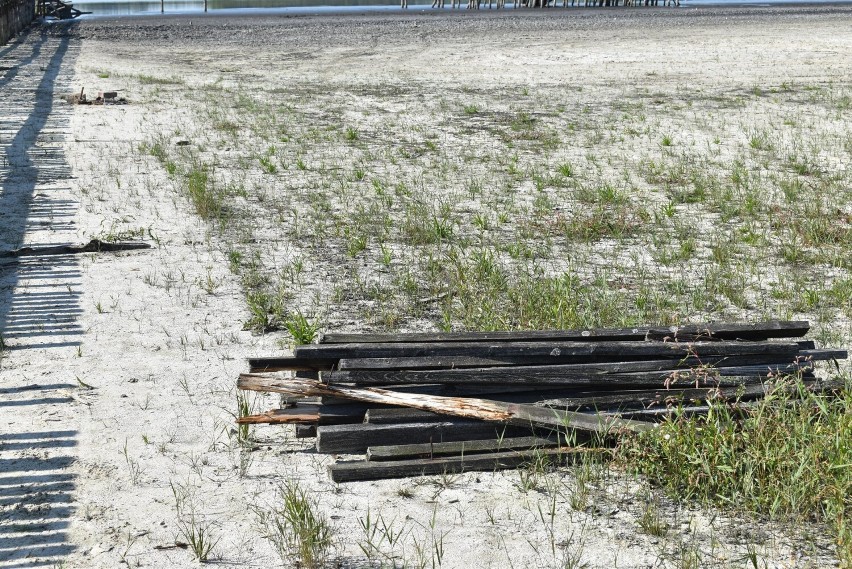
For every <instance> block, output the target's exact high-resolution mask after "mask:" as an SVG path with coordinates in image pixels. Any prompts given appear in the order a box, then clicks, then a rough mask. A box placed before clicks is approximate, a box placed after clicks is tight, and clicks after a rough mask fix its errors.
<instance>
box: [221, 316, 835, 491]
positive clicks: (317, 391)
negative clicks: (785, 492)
mask: <svg viewBox="0 0 852 569" xmlns="http://www.w3.org/2000/svg"><path fill="white" fill-rule="evenodd" d="M808 330H809V324H808V323H807V322H790V321H771V322H763V323H760V324H703V325H689V326H681V327H672V328H665V327H653V326H649V327H642V328H628V329H596V330H550V331H526V332H458V333H422V334H420V333H414V334H393V335H381V334H326V335H324V336H322V337H321V338H320V340H319V342H318V343H317V344H310V345H305V346H298V347H296V348H295V350H294V355H293V356H292V357H281V358H258V359H251V360H249V366H250V373H247V374H243V375H241V376H240V379H239V383H238V387H239V388H240V389H244V390H254V391H268V392H278V393H281V394H283V397H282V401H283V402H284V407H283V408H281V409H273V410H271V411H267V412H265V413H262V414H259V415H249V416H246V417H241V418H239V419H238V420H239V422H241V423H273V424H274V423H279V424H295V425H297V427H296V429H297V431H296V433H297V436H302V437H311V436H315V437H316V447H317V451H318V452H321V453H328V454H335V455H337V454H344V455H351V454H355V453H366V460H358V461H343V462H338V463H336V464H334V465H332V466H331V467H330V474H331V477H332V479H333V480H335V481H338V482H344V481H351V480H370V479H379V478H391V477H401V476H416V475H421V474H440V473H446V472H460V471H465V470H495V469H500V468H512V467H516V466H518V465H519V464H522V463H524V462H529V461H530V460H532V459H539V458H540V457H547V456H550V455H553V456H558V457H560V458H564V457H565V456H570V455H572V454H576V453H577V452H588V449H591V448H600V447H602V446H603V447H605V446H606V445H607V443H608V442H610V441H611V440H612V439H613V438H614V437H617V436H619V435H620V434H622V433H627V432H642V431H646V430H650V429H653V428H654V427H655V425H656V423H655V421H658V420H659V419H660V418H662V417H666V416H668V415H669V414H671V413H672V412H673V410H677V412H680V413H693V414H694V413H705V412H707V410H708V408H709V402H710V401H728V402H731V403H733V404H736V405H737V406H740V407H747V406H749V405H753V404H754V403H753V402H754V401H755V400H757V399H760V398H762V397H764V396H765V394H766V393H767V392H768V391H770V390H771V389H773V388H775V387H776V386H777V385H778V384H779V378H782V377H787V376H790V375H795V376H796V378H797V380H800V384H802V385H804V386H806V387H807V388H808V389H812V390H825V389H829V388H831V387H833V386H831V385H830V384H828V383H826V382H824V381H821V380H819V379H818V378H817V377H816V375H815V374H814V362H816V361H820V360H823V361H825V360H838V359H845V358H846V357H847V353H846V352H845V351H843V350H826V349H816V347H815V345H814V343H813V342H812V341H809V340H801V339H800V338H802V337H803V336H805V335H806V334H807V332H808Z"/></svg>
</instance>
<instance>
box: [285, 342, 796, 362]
mask: <svg viewBox="0 0 852 569" xmlns="http://www.w3.org/2000/svg"><path fill="white" fill-rule="evenodd" d="M799 349H800V347H799V345H798V344H797V343H796V342H724V341H720V342H636V341H630V342H562V341H553V342H434V343H428V344H426V343H421V344H415V343H411V344H404V343H397V344H369V343H361V344H310V345H305V346H297V347H296V348H295V350H294V352H295V355H296V356H297V357H300V358H302V357H306V358H325V359H331V358H334V359H341V358H391V357H423V356H473V357H488V358H491V357H518V356H553V357H560V358H564V357H566V356H569V355H570V356H582V357H588V358H591V357H594V358H600V359H601V360H603V361H613V360H615V361H624V360H628V359H634V358H644V359H663V358H677V359H679V358H683V357H687V356H691V355H692V356H698V357H705V356H739V355H767V354H773V355H777V356H779V357H781V360H780V361H792V359H793V357H795V355H796V354H797V353H798V351H799Z"/></svg>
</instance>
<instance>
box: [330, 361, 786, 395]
mask: <svg viewBox="0 0 852 569" xmlns="http://www.w3.org/2000/svg"><path fill="white" fill-rule="evenodd" d="M781 367H784V368H786V366H784V365H783V364H782V365H780V366H776V367H775V368H774V369H779V368H781ZM770 373H772V368H771V367H770V366H766V367H763V366H755V367H748V368H745V367H738V368H717V369H706V370H692V369H681V370H660V371H645V372H634V373H617V374H615V373H612V374H603V373H598V374H590V373H584V372H576V371H573V370H564V369H561V368H560V366H536V367H512V368H474V369H452V370H429V371H406V370H398V371H378V370H371V371H367V370H354V371H331V372H325V373H323V376H322V380H323V382H324V383H327V384H329V385H339V384H352V385H359V386H387V385H406V384H453V385H455V384H464V385H469V384H488V385H500V384H506V385H541V386H551V387H556V386H564V387H575V386H600V387H607V386H613V387H619V388H625V389H629V388H638V387H648V386H651V387H653V386H662V385H664V384H665V383H667V382H674V381H678V382H681V383H699V384H702V385H742V384H748V383H756V382H760V381H763V380H764V379H765V378H766V376H767V375H768V374H770Z"/></svg>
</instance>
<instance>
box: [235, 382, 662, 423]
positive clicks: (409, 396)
mask: <svg viewBox="0 0 852 569" xmlns="http://www.w3.org/2000/svg"><path fill="white" fill-rule="evenodd" d="M237 387H239V388H240V389H246V390H252V391H272V392H279V393H288V394H295V395H306V396H307V395H319V396H326V395H329V396H339V397H346V398H348V399H353V400H356V401H364V402H368V403H379V404H385V405H399V406H401V407H412V408H414V409H421V410H423V411H433V412H435V413H442V414H445V415H453V416H457V417H464V418H468V419H478V420H483V421H491V422H497V423H509V424H513V425H520V426H527V427H528V426H531V425H533V426H546V427H550V428H565V429H568V428H570V429H579V430H582V431H589V432H594V433H600V434H608V433H612V432H615V431H622V430H623V431H634V432H640V431H645V430H648V429H649V428H652V427H653V426H652V425H648V424H646V423H642V422H639V421H621V420H613V419H608V420H602V418H601V417H600V416H596V415H584V414H582V413H572V412H569V411H559V410H556V409H547V408H542V407H535V406H533V405H523V404H518V403H503V402H500V401H492V400H488V399H474V398H467V397H459V398H454V397H438V396H434V395H421V394H417V393H397V392H394V391H389V390H386V389H377V388H370V387H340V386H330V385H325V384H322V383H319V382H316V381H312V380H308V379H295V378H294V379H276V378H273V377H268V376H262V375H252V374H242V375H240V378H239V380H238V382H237Z"/></svg>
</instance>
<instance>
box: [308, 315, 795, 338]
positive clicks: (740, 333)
mask: <svg viewBox="0 0 852 569" xmlns="http://www.w3.org/2000/svg"><path fill="white" fill-rule="evenodd" d="M808 330H810V324H809V323H808V322H807V321H783V320H771V321H768V322H759V323H756V324H738V323H734V324H688V325H684V326H672V327H665V326H660V327H636V328H597V329H588V330H536V331H510V332H509V331H507V332H426V333H419V332H415V333H408V334H323V335H322V336H321V337H320V339H319V343H321V344H350V343H355V342H357V343H362V344H365V343H372V344H377V343H379V344H380V343H388V342H404V343H421V342H499V341H507V342H511V341H515V342H517V341H524V340H572V341H595V342H598V341H607V340H644V339H646V338H647V337H648V336H649V335H651V336H656V337H660V338H664V337H670V338H672V339H681V338H686V339H687V340H689V341H692V340H694V339H700V338H718V339H725V340H765V339H768V338H798V337H801V336H804V335H805V334H807V333H808Z"/></svg>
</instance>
